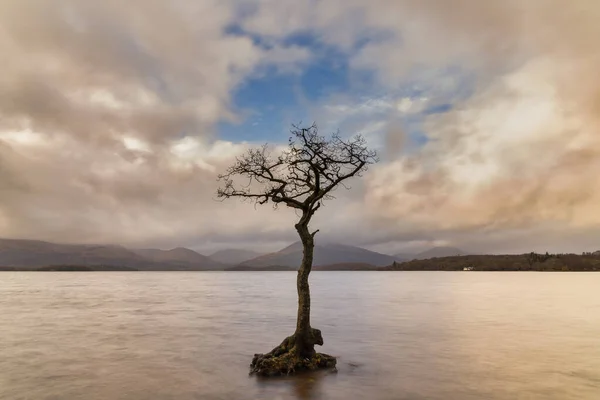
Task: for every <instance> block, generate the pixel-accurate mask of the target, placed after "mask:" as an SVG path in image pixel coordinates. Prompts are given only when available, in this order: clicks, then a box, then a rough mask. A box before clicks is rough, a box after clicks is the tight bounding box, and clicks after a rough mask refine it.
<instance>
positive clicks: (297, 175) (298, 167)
mask: <svg viewBox="0 0 600 400" xmlns="http://www.w3.org/2000/svg"><path fill="white" fill-rule="evenodd" d="M291 134H292V135H291V137H290V140H289V145H288V147H287V148H286V149H285V150H284V151H282V152H281V153H280V154H278V155H273V154H272V152H271V151H270V149H269V147H268V146H267V145H264V146H262V147H260V148H257V149H251V150H249V151H248V152H247V153H246V154H244V155H243V156H241V157H238V158H237V159H236V162H235V163H234V164H233V165H232V166H231V167H229V168H228V169H227V171H226V172H225V173H224V174H222V175H219V178H218V179H219V180H220V181H222V182H223V183H224V185H223V186H222V187H221V188H219V190H218V192H217V196H218V197H219V198H221V199H226V198H230V197H239V198H242V199H249V200H252V201H255V202H256V204H266V203H269V202H271V203H273V205H274V207H277V206H278V205H280V204H283V205H285V206H287V207H290V208H293V209H294V210H296V212H297V214H298V216H299V220H298V222H297V223H296V224H295V228H296V231H297V232H298V235H300V240H301V241H302V246H303V256H302V263H301V264H300V268H299V269H298V277H297V282H296V285H297V289H298V318H297V322H296V331H295V333H294V334H293V335H292V336H290V337H288V338H286V339H285V340H284V341H283V342H282V343H281V345H279V346H277V347H276V348H275V349H273V351H271V352H270V353H267V354H264V355H263V354H256V355H255V357H254V359H253V361H252V365H251V373H252V372H254V373H257V374H261V375H276V374H289V373H293V372H295V371H298V370H305V369H315V368H322V367H332V366H335V358H333V357H331V356H328V355H326V354H317V353H316V352H315V349H314V347H315V345H323V338H322V336H321V332H320V331H319V330H318V329H314V328H312V327H311V326H310V290H309V285H308V275H309V274H310V271H311V268H312V263H313V251H314V245H315V244H314V243H315V242H314V240H315V234H316V233H317V232H318V230H315V231H313V232H311V231H310V230H309V223H310V221H311V219H312V217H313V215H314V214H315V212H316V211H317V210H318V209H319V208H320V207H321V204H322V203H323V201H324V200H328V199H332V198H333V195H332V193H333V191H334V190H335V189H336V188H337V187H339V186H343V187H346V186H345V185H344V182H345V181H346V180H348V179H350V178H352V177H354V176H360V175H361V173H362V172H363V171H365V170H366V169H367V167H368V165H370V164H373V163H375V162H377V154H376V152H375V151H373V150H369V149H368V148H367V146H366V141H365V139H364V138H363V137H362V136H360V135H357V136H356V137H354V138H352V139H349V140H345V139H343V138H342V137H341V136H340V135H339V134H338V133H334V134H333V135H332V136H331V137H330V138H325V137H324V136H320V135H319V133H318V129H317V126H316V125H315V124H313V125H311V126H309V127H306V128H302V127H299V126H297V125H292V130H291ZM235 178H245V181H244V183H245V185H241V186H240V185H239V184H236V182H235V181H234V180H235ZM346 188H347V187H346Z"/></svg>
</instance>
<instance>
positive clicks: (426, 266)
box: [378, 253, 600, 271]
mask: <svg viewBox="0 0 600 400" xmlns="http://www.w3.org/2000/svg"><path fill="white" fill-rule="evenodd" d="M378 270H381V271H464V270H467V271H600V255H593V254H584V255H578V254H536V253H529V254H518V255H467V256H456V257H440V258H431V259H426V260H412V261H407V262H403V263H394V264H392V265H389V266H387V267H383V268H378Z"/></svg>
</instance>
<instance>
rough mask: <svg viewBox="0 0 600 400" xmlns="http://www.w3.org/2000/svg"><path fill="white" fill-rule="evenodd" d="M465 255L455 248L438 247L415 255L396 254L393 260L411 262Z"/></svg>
mask: <svg viewBox="0 0 600 400" xmlns="http://www.w3.org/2000/svg"><path fill="white" fill-rule="evenodd" d="M466 254H467V253H466V252H464V251H462V250H461V249H457V248H456V247H446V246H438V247H432V248H431V249H429V250H425V251H422V252H420V253H417V254H409V253H398V254H395V255H394V258H396V260H398V261H401V262H403V261H411V260H426V259H428V258H434V257H452V256H461V255H466Z"/></svg>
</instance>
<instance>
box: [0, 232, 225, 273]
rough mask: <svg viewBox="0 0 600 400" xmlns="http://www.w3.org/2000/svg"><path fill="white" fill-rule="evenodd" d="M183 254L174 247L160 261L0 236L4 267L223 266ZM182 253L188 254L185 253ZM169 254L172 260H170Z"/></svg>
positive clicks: (109, 248)
mask: <svg viewBox="0 0 600 400" xmlns="http://www.w3.org/2000/svg"><path fill="white" fill-rule="evenodd" d="M186 250H187V249H186ZM190 251H191V250H190ZM183 253H184V252H182V251H180V250H178V251H176V252H174V253H169V254H170V255H169V256H168V257H167V256H165V257H164V258H162V260H160V259H159V258H161V257H157V258H147V257H144V256H142V255H140V254H138V253H136V252H135V251H132V250H129V249H126V248H125V247H123V246H117V245H73V244H58V243H51V242H44V241H40V240H21V239H0V265H2V266H3V267H6V269H8V268H15V269H37V268H41V267H48V266H72V265H75V266H79V267H86V266H87V267H94V266H96V267H98V268H100V267H103V268H108V267H119V268H122V267H124V268H133V269H137V270H146V271H158V270H165V271H169V270H175V271H176V270H204V269H211V268H215V269H216V268H220V269H223V268H224V266H223V265H221V264H219V263H216V262H214V261H212V260H210V259H208V260H207V261H205V262H204V259H205V258H207V257H204V256H202V255H200V254H197V253H196V254H197V255H198V256H200V257H199V258H196V259H195V260H196V261H189V260H188V261H189V262H185V261H183V260H186V258H185V257H184V256H183V255H182V254H183ZM185 254H187V255H188V256H190V257H191V255H190V254H189V252H185ZM169 257H170V258H172V259H171V260H170V259H169ZM203 257H204V258H203ZM190 260H191V259H190Z"/></svg>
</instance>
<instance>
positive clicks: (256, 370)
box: [250, 328, 337, 376]
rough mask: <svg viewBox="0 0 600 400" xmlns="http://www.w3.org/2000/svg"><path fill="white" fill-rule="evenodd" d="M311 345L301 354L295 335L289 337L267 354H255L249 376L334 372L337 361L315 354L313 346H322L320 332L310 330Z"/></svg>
mask: <svg viewBox="0 0 600 400" xmlns="http://www.w3.org/2000/svg"><path fill="white" fill-rule="evenodd" d="M311 331H312V335H311V336H312V340H313V342H312V343H308V345H309V346H308V347H309V351H306V350H305V351H304V354H301V351H300V349H301V346H300V344H299V341H298V340H296V335H292V336H289V337H287V338H285V339H284V341H283V342H281V344H280V345H279V346H277V347H275V348H274V349H273V350H271V351H270V352H269V353H267V354H255V355H254V358H253V359H252V363H251V364H250V374H251V375H253V374H256V375H258V376H281V375H292V374H296V373H299V372H306V371H316V370H319V369H331V370H335V366H336V363H337V360H336V358H335V357H333V356H330V355H329V354H324V353H316V352H315V351H314V345H315V344H319V345H322V344H323V338H322V337H321V332H320V331H319V330H318V329H312V328H311Z"/></svg>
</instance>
